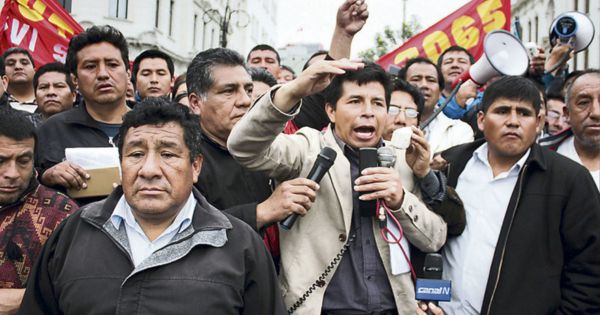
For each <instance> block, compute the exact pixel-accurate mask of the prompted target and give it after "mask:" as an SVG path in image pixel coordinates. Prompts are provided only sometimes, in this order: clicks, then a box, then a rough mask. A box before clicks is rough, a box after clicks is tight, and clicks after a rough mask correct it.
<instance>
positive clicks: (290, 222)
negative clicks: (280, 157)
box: [279, 147, 337, 230]
mask: <svg viewBox="0 0 600 315" xmlns="http://www.w3.org/2000/svg"><path fill="white" fill-rule="evenodd" d="M336 157H337V153H336V152H335V151H334V150H333V149H332V148H330V147H324V148H323V149H321V152H319V155H318V156H317V160H316V161H315V164H313V167H312V168H311V169H310V172H308V176H307V177H306V178H308V179H310V180H312V181H314V182H316V183H319V182H320V181H321V179H323V176H325V174H326V173H327V171H329V168H331V166H332V165H333V162H334V161H335V158H336ZM296 219H298V215H297V214H296V213H293V214H290V215H289V216H288V217H287V218H285V219H284V220H283V221H281V222H279V225H280V226H281V227H282V228H283V229H285V230H289V229H291V228H292V226H294V223H295V222H296Z"/></svg>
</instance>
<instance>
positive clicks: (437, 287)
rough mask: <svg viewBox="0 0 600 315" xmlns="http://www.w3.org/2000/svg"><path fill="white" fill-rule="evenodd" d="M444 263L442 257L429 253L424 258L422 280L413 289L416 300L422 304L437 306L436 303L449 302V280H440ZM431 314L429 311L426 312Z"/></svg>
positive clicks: (450, 285)
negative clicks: (430, 303) (431, 303)
mask: <svg viewBox="0 0 600 315" xmlns="http://www.w3.org/2000/svg"><path fill="white" fill-rule="evenodd" d="M443 268H444V262H443V261H442V255H440V254H437V253H430V254H427V256H425V264H424V266H423V275H424V277H425V278H424V279H421V278H419V279H417V284H416V288H415V293H416V299H417V300H419V301H423V302H426V303H428V302H433V303H434V304H435V305H437V302H438V301H450V298H451V288H452V283H451V282H450V280H442V272H443ZM427 314H428V315H429V314H431V310H428V311H427Z"/></svg>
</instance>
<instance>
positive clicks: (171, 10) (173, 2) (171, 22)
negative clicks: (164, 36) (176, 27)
mask: <svg viewBox="0 0 600 315" xmlns="http://www.w3.org/2000/svg"><path fill="white" fill-rule="evenodd" d="M174 5H175V1H174V0H171V1H170V2H169V36H171V35H173V6H174Z"/></svg>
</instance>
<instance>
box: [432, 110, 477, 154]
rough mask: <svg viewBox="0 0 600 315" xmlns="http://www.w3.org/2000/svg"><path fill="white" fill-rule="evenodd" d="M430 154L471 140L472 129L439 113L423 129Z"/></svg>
mask: <svg viewBox="0 0 600 315" xmlns="http://www.w3.org/2000/svg"><path fill="white" fill-rule="evenodd" d="M424 131H425V139H426V140H427V142H428V143H429V149H430V152H431V156H432V157H433V155H434V154H435V153H438V152H442V151H444V150H446V149H448V148H450V147H453V146H456V145H459V144H463V143H467V142H471V141H473V129H471V126H469V125H468V124H467V123H465V122H463V121H461V120H459V119H450V118H448V117H447V116H446V115H444V113H440V114H439V115H437V116H436V117H435V119H434V120H432V121H431V123H430V124H429V125H428V126H427V127H426V128H425V129H424Z"/></svg>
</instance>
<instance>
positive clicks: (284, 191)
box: [187, 48, 316, 230]
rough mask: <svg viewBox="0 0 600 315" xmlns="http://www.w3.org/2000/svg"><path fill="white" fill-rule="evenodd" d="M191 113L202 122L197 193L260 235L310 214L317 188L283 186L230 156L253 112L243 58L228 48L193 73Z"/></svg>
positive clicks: (296, 183)
mask: <svg viewBox="0 0 600 315" xmlns="http://www.w3.org/2000/svg"><path fill="white" fill-rule="evenodd" d="M187 73H188V75H187V86H188V95H189V99H190V108H191V109H192V111H194V112H196V113H198V114H199V115H200V116H201V119H200V126H201V128H202V137H203V139H202V147H203V151H204V166H203V167H202V172H201V173H200V177H199V180H198V183H197V184H196V187H197V188H198V189H199V190H200V191H201V192H202V193H203V194H204V195H205V196H206V198H207V200H208V201H209V202H210V203H211V204H212V205H214V206H216V207H217V208H219V209H223V210H225V211H226V212H228V213H230V214H232V215H234V216H235V217H237V218H239V219H241V220H242V221H244V222H246V223H248V224H249V225H250V226H251V227H253V228H254V229H256V230H260V229H262V228H263V227H265V226H267V225H270V224H272V223H273V222H277V221H280V220H282V219H284V218H285V217H287V216H288V215H290V214H292V213H298V214H301V215H302V214H305V213H306V211H307V209H309V208H310V205H311V203H312V201H313V200H314V190H315V189H316V185H315V184H314V183H313V182H311V181H309V180H307V179H303V178H297V179H294V180H290V181H288V182H285V183H282V184H281V185H279V186H278V187H277V189H275V191H274V192H273V193H272V190H271V187H272V186H271V184H270V180H269V178H268V177H267V176H265V175H263V174H261V173H259V172H251V171H248V170H246V169H245V168H244V167H242V166H241V165H239V164H238V163H237V162H236V161H235V160H234V159H233V157H232V156H231V155H230V154H229V152H228V151H227V147H226V144H227V138H228V137H229V132H231V129H232V128H233V126H234V125H235V124H236V123H237V122H238V120H239V119H240V118H241V117H242V116H243V115H244V114H245V113H246V111H247V110H248V108H249V107H250V102H251V99H250V97H251V94H252V88H253V85H252V79H251V77H250V74H249V73H248V71H247V70H246V67H245V65H244V59H243V57H242V56H241V55H240V54H238V53H237V52H235V51H233V50H229V49H225V48H216V49H209V50H206V51H203V52H201V53H199V54H198V55H197V56H196V57H195V58H194V60H192V62H191V64H190V66H189V68H188V71H187Z"/></svg>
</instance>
